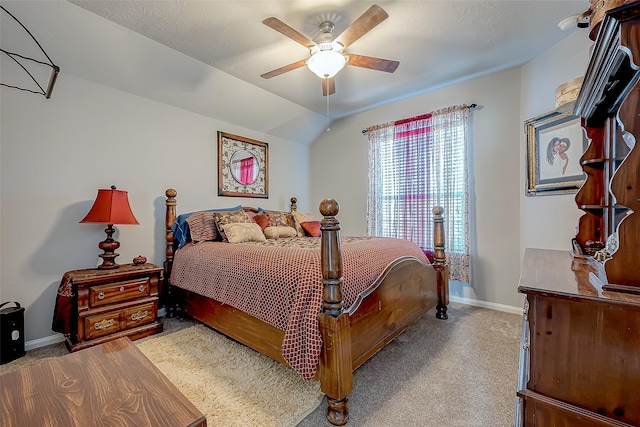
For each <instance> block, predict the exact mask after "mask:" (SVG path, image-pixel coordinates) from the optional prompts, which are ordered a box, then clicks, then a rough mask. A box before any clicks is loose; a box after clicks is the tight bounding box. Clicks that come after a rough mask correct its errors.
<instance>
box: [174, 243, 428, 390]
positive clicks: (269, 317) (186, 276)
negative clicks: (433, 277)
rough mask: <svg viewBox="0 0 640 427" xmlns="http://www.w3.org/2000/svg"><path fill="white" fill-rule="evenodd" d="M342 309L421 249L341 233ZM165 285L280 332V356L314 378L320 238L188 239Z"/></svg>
mask: <svg viewBox="0 0 640 427" xmlns="http://www.w3.org/2000/svg"><path fill="white" fill-rule="evenodd" d="M340 244H341V248H342V259H343V270H344V272H343V273H344V274H343V276H344V285H343V290H342V291H343V298H344V301H345V308H348V307H350V306H351V305H352V304H353V303H354V302H355V300H356V298H357V296H358V295H360V294H361V293H362V292H363V291H365V290H367V289H368V288H369V287H370V286H371V284H372V283H373V282H374V281H375V280H376V278H378V276H379V275H380V274H381V273H382V272H383V271H384V269H385V268H386V267H387V266H388V265H389V264H390V263H391V262H393V261H394V260H396V259H398V258H400V257H403V256H413V257H415V258H417V259H419V260H420V261H422V262H424V263H425V264H426V263H428V261H427V258H426V257H425V255H424V253H423V252H422V251H421V250H420V248H418V247H417V246H416V245H415V244H413V243H412V242H409V241H407V240H400V239H388V238H371V237H343V238H342V239H341V242H340ZM171 284H172V285H174V286H177V287H180V288H183V289H186V290H189V291H192V292H195V293H197V294H200V295H203V296H207V297H209V298H212V299H215V300H217V301H219V302H222V303H224V304H229V305H231V306H233V307H235V308H237V309H239V310H242V311H244V312H245V313H248V314H250V315H252V316H254V317H257V318H259V319H261V320H263V321H264V322H267V323H269V324H271V325H273V326H275V327H276V328H278V329H280V330H283V331H285V336H284V342H283V344H282V355H283V357H284V359H285V360H286V361H287V363H289V365H291V367H292V368H293V369H295V370H296V371H297V372H298V374H299V375H300V376H301V377H302V378H303V379H305V380H310V379H312V378H313V376H314V374H315V372H316V368H317V365H318V361H319V358H320V350H321V347H322V339H321V336H320V331H319V327H318V319H317V316H318V313H319V312H320V309H321V305H322V272H321V263H320V238H311V237H309V238H305V237H303V238H289V239H279V240H268V241H267V242H265V243H241V244H231V243H222V242H202V243H198V244H192V243H189V244H187V245H185V246H184V247H183V248H182V249H180V250H178V251H177V252H176V254H175V258H174V261H173V269H172V273H171Z"/></svg>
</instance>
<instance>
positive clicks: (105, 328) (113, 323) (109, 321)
mask: <svg viewBox="0 0 640 427" xmlns="http://www.w3.org/2000/svg"><path fill="white" fill-rule="evenodd" d="M120 329H121V327H120V311H113V312H109V313H103V314H97V315H95V316H87V317H85V319H84V331H85V338H86V339H88V340H90V339H93V338H97V337H101V336H104V335H109V334H112V333H114V332H118V331H119V330H120Z"/></svg>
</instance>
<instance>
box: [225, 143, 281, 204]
mask: <svg viewBox="0 0 640 427" xmlns="http://www.w3.org/2000/svg"><path fill="white" fill-rule="evenodd" d="M239 150H246V151H249V152H250V153H251V154H253V156H254V157H255V158H256V160H257V162H258V167H259V171H258V176H257V178H256V180H255V181H254V182H253V183H251V184H248V185H243V184H241V183H239V182H238V181H237V180H236V179H234V177H233V176H232V174H231V158H232V156H233V154H234V153H235V152H236V151H239ZM218 196H230V197H255V198H263V199H268V198H269V145H268V144H267V143H266V142H262V141H256V140H254V139H249V138H245V137H242V136H238V135H232V134H229V133H225V132H220V131H218Z"/></svg>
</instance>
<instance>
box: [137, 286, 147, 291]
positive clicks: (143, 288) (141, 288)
mask: <svg viewBox="0 0 640 427" xmlns="http://www.w3.org/2000/svg"><path fill="white" fill-rule="evenodd" d="M145 289H146V288H145V286H144V285H140V286H139V287H138V290H139V291H140V292H144V290H145Z"/></svg>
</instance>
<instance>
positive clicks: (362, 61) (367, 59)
mask: <svg viewBox="0 0 640 427" xmlns="http://www.w3.org/2000/svg"><path fill="white" fill-rule="evenodd" d="M346 55H347V56H348V57H349V60H348V61H347V65H354V66H356V67H362V68H369V69H371V70H377V71H384V72H386V73H393V72H394V71H395V70H396V68H398V65H400V63H399V62H398V61H391V60H389V59H381V58H373V57H371V56H364V55H356V54H353V53H349V54H346Z"/></svg>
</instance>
